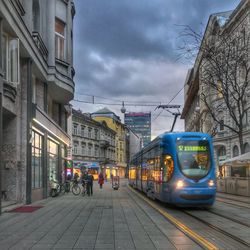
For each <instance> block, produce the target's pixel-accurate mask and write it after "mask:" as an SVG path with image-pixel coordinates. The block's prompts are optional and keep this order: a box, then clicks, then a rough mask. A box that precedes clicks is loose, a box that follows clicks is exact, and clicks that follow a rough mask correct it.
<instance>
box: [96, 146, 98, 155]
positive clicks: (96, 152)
mask: <svg viewBox="0 0 250 250" xmlns="http://www.w3.org/2000/svg"><path fill="white" fill-rule="evenodd" d="M95 156H96V157H98V147H97V146H95Z"/></svg>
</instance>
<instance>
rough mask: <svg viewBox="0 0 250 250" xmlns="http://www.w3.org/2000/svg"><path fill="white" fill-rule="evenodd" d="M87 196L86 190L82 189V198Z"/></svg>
mask: <svg viewBox="0 0 250 250" xmlns="http://www.w3.org/2000/svg"><path fill="white" fill-rule="evenodd" d="M85 194H86V189H85V188H83V189H82V196H85Z"/></svg>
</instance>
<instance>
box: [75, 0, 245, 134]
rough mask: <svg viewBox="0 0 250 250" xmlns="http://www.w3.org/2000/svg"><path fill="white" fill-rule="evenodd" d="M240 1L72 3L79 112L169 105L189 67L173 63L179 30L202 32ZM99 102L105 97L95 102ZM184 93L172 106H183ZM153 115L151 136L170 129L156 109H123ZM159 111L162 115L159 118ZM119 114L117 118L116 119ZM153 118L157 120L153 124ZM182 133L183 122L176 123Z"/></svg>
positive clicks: (86, 0)
mask: <svg viewBox="0 0 250 250" xmlns="http://www.w3.org/2000/svg"><path fill="white" fill-rule="evenodd" d="M239 2H240V0H220V1H217V0H188V1H187V0H174V1H172V0H153V1H152V0H75V5H76V16H75V19H74V67H75V70H76V76H75V79H74V81H75V84H76V91H75V97H76V99H81V100H83V101H86V102H90V101H93V98H92V97H91V96H95V101H96V103H105V102H106V103H111V104H114V103H116V104H118V106H116V105H113V106H112V105H109V106H108V105H105V104H103V105H101V104H95V105H93V104H86V103H85V104H84V103H78V102H73V104H74V105H75V106H76V108H77V107H80V108H81V109H83V110H84V112H93V111H96V110H97V109H98V108H101V107H103V106H108V107H109V108H110V109H113V111H115V112H118V115H119V114H121V113H120V106H119V105H120V104H121V102H122V101H125V104H129V103H132V102H144V103H155V102H158V103H159V102H166V103H168V102H169V101H170V100H171V99H172V98H173V97H174V96H175V95H176V94H177V93H178V91H180V90H181V89H182V87H183V85H184V81H185V77H186V73H187V70H188V68H190V67H191V66H192V65H185V64H182V63H181V62H180V61H177V58H178V56H179V55H178V44H179V43H180V42H181V41H180V39H179V34H180V32H181V26H179V25H190V26H191V27H192V28H193V29H194V30H197V31H199V30H204V29H205V26H206V23H207V21H208V18H209V15H210V14H212V13H216V12H222V11H227V10H231V9H234V8H235V7H236V6H237V4H238V3H239ZM97 96H100V97H104V98H99V97H97ZM183 102H184V98H183V91H181V92H180V94H179V95H177V96H176V98H175V99H174V100H173V101H172V103H176V104H183ZM127 109H128V110H129V111H152V112H153V116H154V117H153V119H152V120H153V123H152V127H153V134H155V135H156V134H157V133H158V132H157V131H160V132H161V131H163V130H164V131H165V130H167V128H169V127H171V124H172V117H171V114H169V113H168V114H166V115H168V116H170V117H167V119H164V114H165V113H166V111H164V112H163V111H160V110H155V106H154V107H151V106H127ZM160 112H161V115H158V114H159V113H160ZM121 115H122V114H121ZM155 118H156V119H155ZM176 128H178V130H181V129H182V130H183V129H184V127H183V121H182V122H180V121H178V123H177V124H176Z"/></svg>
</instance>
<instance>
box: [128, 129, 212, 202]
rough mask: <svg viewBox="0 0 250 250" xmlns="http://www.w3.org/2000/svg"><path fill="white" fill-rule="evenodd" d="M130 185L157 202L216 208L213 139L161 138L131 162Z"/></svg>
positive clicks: (191, 135) (171, 135)
mask: <svg viewBox="0 0 250 250" xmlns="http://www.w3.org/2000/svg"><path fill="white" fill-rule="evenodd" d="M129 184H130V185H131V186H133V187H135V188H137V189H139V190H141V191H143V192H144V193H146V194H147V196H149V197H151V198H153V199H158V200H160V201H163V202H167V203H171V204H175V205H178V206H205V207H209V206H211V205H213V203H214V200H215V194H216V183H215V163H214V157H213V145H212V139H211V137H210V135H208V134H204V133H199V132H181V133H172V132H171V133H164V134H162V135H160V136H159V137H157V138H156V139H154V140H153V141H152V142H150V144H149V145H147V146H146V147H145V148H143V149H142V150H141V151H140V152H138V153H137V154H136V155H134V156H133V158H132V159H131V162H130V166H129Z"/></svg>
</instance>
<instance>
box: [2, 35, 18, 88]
mask: <svg viewBox="0 0 250 250" xmlns="http://www.w3.org/2000/svg"><path fill="white" fill-rule="evenodd" d="M2 70H3V79H4V80H6V81H7V82H11V83H14V84H17V83H18V82H19V39H17V38H13V37H10V36H8V35H6V34H4V35H3V36H2Z"/></svg>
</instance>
